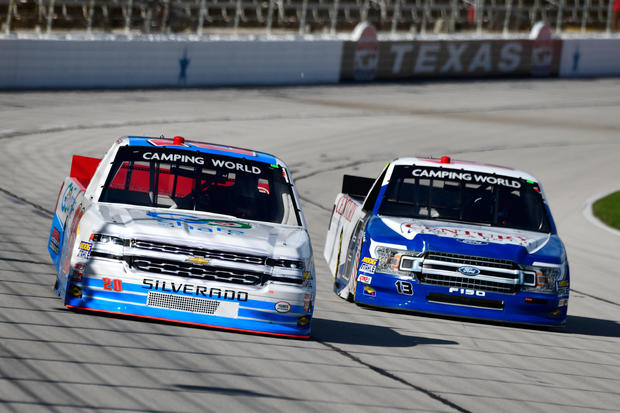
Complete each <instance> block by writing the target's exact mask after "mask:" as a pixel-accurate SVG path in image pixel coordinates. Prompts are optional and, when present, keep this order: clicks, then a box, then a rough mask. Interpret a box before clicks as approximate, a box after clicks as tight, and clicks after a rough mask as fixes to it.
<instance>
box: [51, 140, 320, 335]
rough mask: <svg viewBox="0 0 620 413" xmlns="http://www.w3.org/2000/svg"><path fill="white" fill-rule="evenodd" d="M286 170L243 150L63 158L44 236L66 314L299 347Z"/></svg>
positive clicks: (299, 294)
mask: <svg viewBox="0 0 620 413" xmlns="http://www.w3.org/2000/svg"><path fill="white" fill-rule="evenodd" d="M299 205H300V204H299V199H298V196H297V193H296V191H295V186H294V184H293V181H292V179H291V176H290V173H289V170H288V168H287V167H286V165H285V164H284V163H283V162H282V161H281V160H279V159H278V158H276V157H274V156H272V155H269V154H266V153H262V152H256V151H252V150H246V149H240V148H234V147H229V146H223V145H215V144H207V143H203V142H189V141H186V140H185V139H183V138H182V137H175V138H174V139H166V138H163V137H161V138H149V137H124V138H121V139H118V140H117V141H116V143H115V144H114V145H113V146H112V147H111V149H110V150H109V151H108V153H107V154H106V155H105V156H104V158H103V159H102V160H100V159H96V158H87V157H81V156H74V158H73V163H72V166H71V174H70V176H69V177H67V178H66V179H65V181H64V183H63V185H62V187H61V189H60V193H59V196H58V201H57V205H56V211H55V215H54V218H53V223H52V228H51V231H50V238H49V247H48V249H49V253H50V255H51V257H52V260H53V261H54V265H55V266H56V269H57V271H58V279H57V281H56V285H55V289H56V292H57V294H58V295H59V296H60V297H61V298H62V299H63V301H64V304H65V305H66V306H67V307H69V308H78V309H85V310H92V311H102V312H107V313H118V314H129V315H133V316H139V317H147V318H153V319H162V320H170V321H175V322H181V323H188V324H199V325H205V326H210V327H217V328H225V329H231V330H241V331H249V332H259V333H265V334H272V335H282V336H291V337H309V335H310V326H311V320H312V312H313V303H314V296H315V289H316V285H315V273H314V265H313V257H312V247H311V244H310V238H309V236H308V232H307V231H306V224H305V220H304V217H303V214H302V211H301V209H300V207H299Z"/></svg>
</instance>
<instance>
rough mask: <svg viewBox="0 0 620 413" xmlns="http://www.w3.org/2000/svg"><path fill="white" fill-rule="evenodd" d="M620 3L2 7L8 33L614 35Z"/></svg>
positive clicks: (8, 1) (496, 0)
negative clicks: (545, 31) (364, 25)
mask: <svg viewBox="0 0 620 413" xmlns="http://www.w3.org/2000/svg"><path fill="white" fill-rule="evenodd" d="M614 1H616V2H617V1H618V0H0V22H1V24H2V31H3V32H4V33H7V34H9V33H13V32H21V31H30V32H32V31H34V32H36V33H61V32H65V33H66V32H70V31H82V32H87V33H92V32H97V33H125V34H155V33H162V34H170V33H185V34H196V35H203V34H209V33H299V34H311V33H312V34H317V33H322V34H336V33H341V32H346V33H350V32H351V31H352V30H353V28H354V27H355V26H356V25H357V24H358V23H359V22H368V23H371V24H373V25H374V26H375V27H376V28H377V30H378V31H379V33H422V34H424V33H463V32H467V33H472V32H473V33H504V34H508V33H519V32H525V31H529V30H530V28H531V27H532V26H533V24H534V23H535V22H538V21H543V22H545V23H547V24H548V25H549V26H550V27H552V28H553V29H554V30H555V31H556V32H558V33H560V32H580V33H585V32H611V31H613V30H615V29H616V24H617V22H618V13H617V11H614Z"/></svg>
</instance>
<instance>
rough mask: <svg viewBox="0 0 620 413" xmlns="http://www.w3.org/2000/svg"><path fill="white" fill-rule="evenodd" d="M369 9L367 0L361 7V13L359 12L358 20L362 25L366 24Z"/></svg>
mask: <svg viewBox="0 0 620 413" xmlns="http://www.w3.org/2000/svg"><path fill="white" fill-rule="evenodd" d="M369 7H370V4H369V0H365V1H364V5H363V6H362V11H361V12H360V20H361V21H362V23H367V22H368V8H369Z"/></svg>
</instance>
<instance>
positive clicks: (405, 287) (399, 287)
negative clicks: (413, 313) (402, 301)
mask: <svg viewBox="0 0 620 413" xmlns="http://www.w3.org/2000/svg"><path fill="white" fill-rule="evenodd" d="M395 285H396V291H398V294H404V295H413V285H411V283H410V282H408V281H401V280H398V281H396V283H395Z"/></svg>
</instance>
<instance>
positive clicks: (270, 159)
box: [118, 136, 282, 164]
mask: <svg viewBox="0 0 620 413" xmlns="http://www.w3.org/2000/svg"><path fill="white" fill-rule="evenodd" d="M123 141H126V143H125V142H123ZM118 143H119V144H120V145H123V144H126V145H128V146H150V147H170V148H174V149H181V150H187V151H191V152H201V153H212V154H215V155H225V156H230V157H232V158H244V159H251V160H253V161H257V162H264V163H267V164H282V161H280V160H279V159H278V158H276V157H275V156H273V155H271V154H268V153H265V152H259V151H255V150H252V149H245V148H238V147H235V146H229V145H221V144H216V143H208V142H200V141H189V140H185V138H183V137H181V136H175V137H174V138H165V137H163V136H161V137H148V136H127V137H124V138H121V140H119V142H118Z"/></svg>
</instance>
